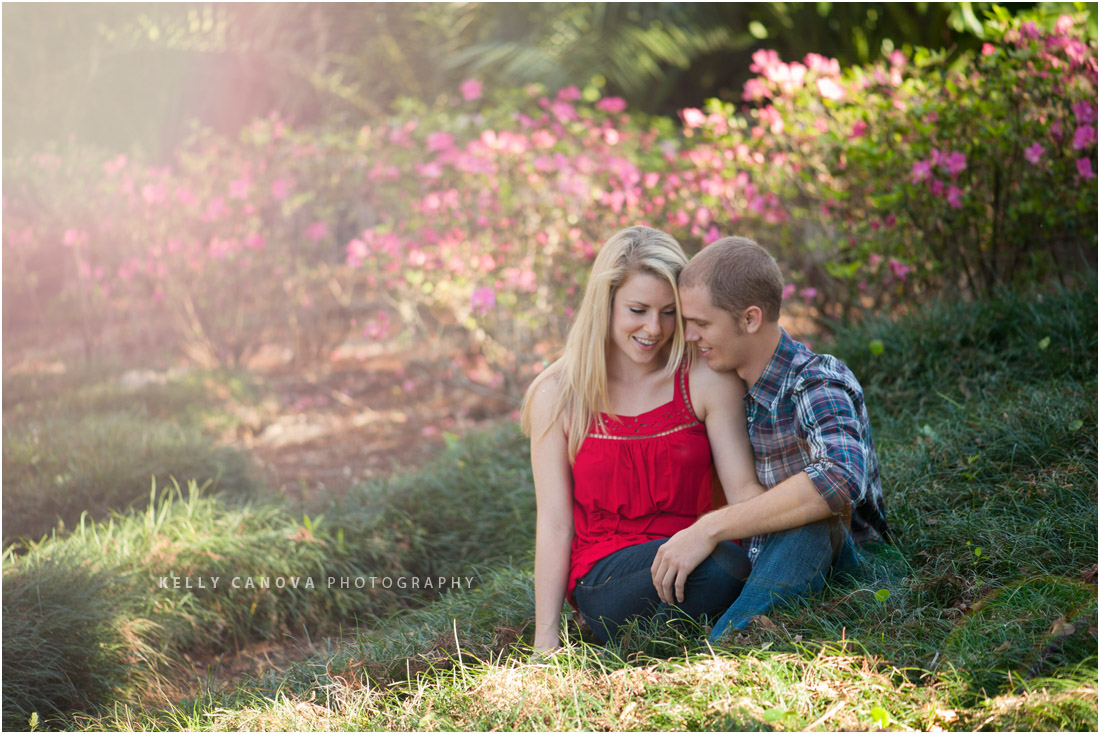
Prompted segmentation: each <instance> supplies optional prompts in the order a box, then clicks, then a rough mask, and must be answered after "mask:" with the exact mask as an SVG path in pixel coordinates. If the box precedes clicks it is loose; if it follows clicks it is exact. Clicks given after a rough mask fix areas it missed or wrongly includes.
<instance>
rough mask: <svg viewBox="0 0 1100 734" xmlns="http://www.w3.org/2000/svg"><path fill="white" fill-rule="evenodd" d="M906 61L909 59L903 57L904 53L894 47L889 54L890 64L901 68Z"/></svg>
mask: <svg viewBox="0 0 1100 734" xmlns="http://www.w3.org/2000/svg"><path fill="white" fill-rule="evenodd" d="M908 61H909V60H908V59H907V58H905V54H904V53H902V52H901V50H900V49H895V50H894V52H893V53H891V54H890V66H893V67H895V68H899V69H900V68H903V67H904V66H905V65H906V63H908Z"/></svg>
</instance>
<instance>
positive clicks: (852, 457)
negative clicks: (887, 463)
mask: <svg viewBox="0 0 1100 734" xmlns="http://www.w3.org/2000/svg"><path fill="white" fill-rule="evenodd" d="M794 403H795V418H796V425H797V426H798V430H799V432H800V433H801V434H802V438H803V439H804V440H805V441H806V442H807V444H808V448H809V453H810V463H809V464H807V466H806V468H805V470H804V471H805V472H806V474H807V475H808V476H809V477H810V481H812V482H813V483H814V487H816V488H817V491H818V492H819V493H820V494H821V497H822V499H824V500H825V501H826V502H827V503H828V505H829V508H830V509H831V510H832V511H833V514H834V515H843V516H850V515H851V512H852V505H853V504H855V503H856V502H858V501H859V500H861V499H862V498H863V495H864V493H865V488H866V486H867V482H866V476H867V459H866V456H865V454H864V450H863V446H864V441H863V436H862V421H861V420H860V415H859V411H858V410H857V409H856V405H855V403H854V402H853V400H852V395H851V394H850V392H849V389H848V385H847V384H845V383H844V382H843V381H840V380H831V379H828V378H824V379H820V380H813V381H811V382H809V383H808V384H804V385H802V386H800V388H799V389H798V390H797V391H796V392H795V395H794Z"/></svg>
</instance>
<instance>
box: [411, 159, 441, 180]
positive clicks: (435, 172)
mask: <svg viewBox="0 0 1100 734" xmlns="http://www.w3.org/2000/svg"><path fill="white" fill-rule="evenodd" d="M416 172H417V173H419V174H420V176H421V177H422V178H440V177H441V176H442V175H443V167H442V166H440V165H439V164H438V163H436V162H435V161H432V162H431V163H425V164H418V165H417V166H416Z"/></svg>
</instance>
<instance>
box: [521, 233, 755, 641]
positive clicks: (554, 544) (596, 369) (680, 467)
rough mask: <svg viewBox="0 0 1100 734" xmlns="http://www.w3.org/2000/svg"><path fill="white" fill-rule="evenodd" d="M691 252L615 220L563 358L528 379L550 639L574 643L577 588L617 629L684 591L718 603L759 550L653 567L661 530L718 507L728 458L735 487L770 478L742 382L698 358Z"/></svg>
mask: <svg viewBox="0 0 1100 734" xmlns="http://www.w3.org/2000/svg"><path fill="white" fill-rule="evenodd" d="M686 264H687V257H686V255H685V254H684V251H683V248H681V246H680V244H679V243H678V242H677V241H676V240H675V239H673V238H672V237H670V236H669V235H667V234H665V233H664V232H660V231H658V230H655V229H650V228H648V227H641V226H638V227H630V228H628V229H624V230H623V231H621V232H618V233H616V234H615V235H614V236H612V237H611V239H609V240H608V241H607V242H606V243H605V244H604V246H603V248H602V249H601V250H600V252H599V255H598V256H597V257H596V261H595V263H594V264H593V266H592V271H591V274H590V276H589V280H588V284H587V286H586V288H585V291H584V296H583V298H582V300H581V305H580V308H579V309H578V310H577V315H576V318H575V320H574V322H573V324H572V326H571V327H570V330H569V334H568V337H567V339H566V343H565V349H564V352H563V354H562V356H561V358H560V359H558V360H557V361H556V362H554V363H553V364H551V365H550V366H549V367H548V368H547V369H546V370H545V371H544V372H543V373H542V374H541V375H539V377H538V378H537V379H536V380H535V381H534V383H532V385H531V387H530V388H529V389H528V391H527V395H526V398H525V400H524V405H523V414H522V423H523V428H524V431H525V432H526V433H527V435H529V436H530V437H531V464H532V469H533V472H534V479H535V494H536V501H537V506H538V518H537V534H536V540H535V639H534V645H535V647H536V648H538V649H543V650H547V649H553V648H555V647H557V646H558V645H559V644H560V640H559V638H560V633H561V629H560V625H561V610H562V602H563V601H564V600H568V601H569V602H570V604H571V605H573V606H574V607H575V608H577V609H578V610H579V611H580V613H581V615H582V616H583V618H584V619H585V621H586V622H587V624H588V626H589V627H591V628H592V630H593V631H594V632H595V633H596V635H597V636H598V637H599V638H600V639H601V640H604V641H607V640H609V639H612V638H614V637H615V636H616V633H617V631H618V629H619V627H621V626H622V625H623V624H624V623H625V622H627V621H628V620H630V619H632V618H634V617H638V616H646V615H654V614H660V615H667V614H668V613H669V611H670V610H669V607H670V606H673V605H674V606H676V607H677V608H678V610H679V612H680V613H681V614H684V615H687V616H691V617H693V618H701V617H703V616H704V615H706V616H710V617H717V616H719V615H721V614H722V613H723V612H725V611H726V609H727V608H728V607H729V606H730V604H731V603H732V602H733V601H734V600H735V599H736V598H737V595H738V594H739V593H740V590H741V586H742V583H743V581H744V579H745V578H746V577H747V576H748V574H749V571H750V564H749V561H748V557H747V555H746V554H745V552H744V551H743V550H742V549H741V547H740V546H738V545H737V544H735V543H732V542H729V541H725V542H722V543H718V544H717V545H716V546H715V547H714V550H713V552H711V553H710V555H709V556H706V557H703V558H699V559H698V562H697V563H696V564H695V565H691V564H686V565H691V569H688V570H687V571H683V570H674V571H672V572H670V573H669V575H668V577H667V578H661V579H656V578H654V577H653V572H654V571H656V570H657V564H655V563H654V559H655V557H656V553H657V550H658V549H659V548H660V547H661V545H662V544H664V543H665V542H666V541H667V540H668V539H669V538H670V537H671V536H673V535H675V534H676V533H678V532H679V531H681V530H683V529H685V528H687V527H689V526H690V525H692V524H693V523H694V522H695V521H696V519H698V517H699V516H700V515H701V514H703V513H705V512H707V511H709V510H710V509H711V491H710V488H711V471H712V465H713V466H714V467H715V468H716V469H717V471H718V474H719V477H720V478H721V480H722V484H723V486H724V487H725V488H727V489H736V490H739V491H743V490H744V489H745V488H747V487H750V486H752V487H756V488H757V489H755V491H762V489H759V488H758V484H757V480H756V475H755V471H754V469H753V457H752V450H751V448H750V444H749V440H748V435H747V431H746V426H745V415H744V405H743V402H742V397H743V394H744V387H743V385H742V383H741V382H740V380H739V379H737V378H736V376H734V375H723V374H719V373H716V372H713V371H711V370H710V369H709V368H708V367H707V366H706V364H705V362H704V361H703V360H695V361H694V362H693V361H692V360H690V359H689V358H688V354H687V344H686V341H685V338H684V328H683V324H682V321H681V319H680V299H679V295H678V293H677V290H676V279H677V277H678V275H679V273H680V271H681V270H682V269H683V267H684V266H685V265H686ZM750 491H753V490H750ZM736 494H737V492H732V491H727V496H735V495H736ZM684 566H685V564H681V568H683V567H684ZM692 569H693V570H692ZM666 590H668V591H666Z"/></svg>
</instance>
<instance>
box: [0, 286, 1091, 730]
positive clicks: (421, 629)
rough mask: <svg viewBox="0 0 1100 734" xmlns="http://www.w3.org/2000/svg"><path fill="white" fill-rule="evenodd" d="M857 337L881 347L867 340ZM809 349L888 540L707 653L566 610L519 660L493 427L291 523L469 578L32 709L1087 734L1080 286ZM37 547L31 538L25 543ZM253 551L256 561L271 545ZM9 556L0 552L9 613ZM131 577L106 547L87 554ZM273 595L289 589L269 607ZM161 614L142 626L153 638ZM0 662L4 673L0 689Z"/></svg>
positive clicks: (79, 724) (272, 718) (1086, 412)
mask: <svg viewBox="0 0 1100 734" xmlns="http://www.w3.org/2000/svg"><path fill="white" fill-rule="evenodd" d="M1048 336H1050V338H1051V340H1050V342H1044V340H1045V339H1046V338H1047V337H1048ZM874 339H879V340H881V341H882V342H883V344H884V347H885V348H884V349H883V350H882V353H881V354H878V355H875V354H874V353H873V352H872V351H871V350H870V349H869V348H868V345H869V343H870V342H871V341H872V340H874ZM830 351H833V352H834V353H836V354H837V355H838V356H840V357H842V358H843V359H845V360H846V361H847V362H848V363H849V364H850V365H852V367H853V369H854V370H855V371H856V373H857V374H858V375H859V376H860V378H861V380H862V381H863V383H864V385H865V386H866V388H867V394H868V403H869V405H870V406H871V408H872V411H873V420H874V423H875V427H876V445H877V447H878V449H879V452H880V459H881V461H882V465H883V477H884V483H885V492H886V497H887V510H888V514H889V516H890V520H891V523H892V526H893V528H894V529H895V532H896V534H897V542H896V545H894V546H878V547H876V548H874V549H870V551H869V553H868V554H867V556H866V557H867V560H868V565H867V569H866V571H865V573H864V574H863V576H862V578H861V579H860V581H859V582H858V583H856V584H851V583H848V584H839V583H838V584H835V585H830V587H829V588H827V590H826V592H825V593H824V594H823V595H822V597H821V598H818V599H815V600H811V601H806V602H804V603H802V604H799V605H796V606H793V607H790V608H787V609H782V610H776V611H775V613H774V614H771V615H769V617H770V619H769V620H768V622H767V623H761V624H759V625H756V626H754V627H753V628H751V629H750V630H748V631H747V632H745V633H743V634H741V635H738V636H737V637H735V638H733V639H730V640H727V641H726V642H725V643H724V644H723V645H722V646H720V647H718V648H716V649H711V648H710V647H709V646H707V645H706V644H705V643H703V642H702V641H701V639H702V637H701V635H700V634H692V633H690V632H688V633H678V632H674V631H672V630H667V629H666V630H653V629H647V628H645V626H640V627H639V628H638V629H637V630H635V631H633V633H632V634H630V635H628V636H627V637H626V638H625V639H624V640H623V641H621V642H620V643H617V644H615V645H610V646H607V647H600V646H599V645H596V644H593V642H592V640H591V638H590V637H587V636H584V635H580V634H578V631H577V629H576V627H575V626H573V625H572V624H569V625H568V626H567V630H568V632H567V635H568V644H567V645H566V647H565V648H564V649H563V650H562V651H561V652H559V653H558V654H556V655H554V656H551V657H549V658H546V657H541V658H531V657H530V655H531V651H530V648H529V647H527V643H529V641H530V635H531V621H532V615H533V599H532V579H531V555H530V554H531V548H532V541H533V524H534V523H533V520H534V508H533V491H532V489H531V484H530V474H529V470H528V469H527V468H526V463H527V461H528V457H527V451H526V446H525V442H524V440H523V439H522V437H520V436H519V435H518V434H517V433H516V432H515V431H514V429H501V430H500V431H497V432H495V433H490V434H488V435H485V436H476V437H472V438H471V439H470V440H469V441H468V442H463V443H454V444H452V445H451V447H450V448H449V449H448V451H447V453H446V454H445V455H444V456H442V457H440V460H439V462H438V463H437V464H436V465H435V466H434V467H432V468H431V469H430V470H427V471H425V472H421V473H417V474H412V475H406V476H402V477H396V478H394V479H392V480H389V481H387V482H380V483H375V484H373V485H369V486H364V487H362V488H360V489H359V490H357V492H355V493H352V494H351V495H349V497H348V498H347V499H346V500H345V501H343V502H342V503H340V504H338V505H335V506H333V508H331V510H328V511H326V513H325V518H324V519H323V520H321V521H319V522H314V525H313V527H314V531H313V532H314V536H315V537H318V538H320V539H321V541H322V542H323V544H324V550H322V551H321V553H320V555H321V556H322V557H323V560H320V561H318V562H320V563H333V562H334V559H336V558H344V559H345V561H346V562H347V563H353V562H354V563H357V564H359V565H358V566H357V567H358V568H360V569H369V571H370V572H371V573H376V574H378V575H382V574H383V573H394V574H401V573H407V574H428V573H437V574H440V575H459V574H461V575H475V576H476V577H477V583H476V585H475V588H472V589H461V590H455V591H452V592H450V593H448V594H445V595H443V596H438V597H435V596H431V595H423V594H422V595H420V596H418V597H417V596H414V595H406V596H399V595H394V596H392V597H391V598H385V599H379V600H378V603H377V604H373V605H366V606H364V607H362V608H360V609H358V610H356V612H355V615H356V618H357V619H358V622H359V633H358V634H357V635H355V636H354V638H353V639H352V640H351V641H349V642H336V641H334V640H330V641H329V642H328V643H327V644H326V646H325V648H324V650H323V652H320V653H318V654H317V655H316V656H314V657H313V658H311V659H308V660H305V661H302V662H300V663H297V664H294V665H292V666H290V667H289V668H287V669H286V670H284V671H282V672H275V673H269V674H267V675H266V676H264V677H262V678H259V679H255V680H244V681H241V682H239V683H238V684H237V685H236V687H235V688H233V689H232V690H224V691H212V690H206V691H204V692H203V693H202V694H201V695H200V696H199V697H197V698H194V699H188V700H183V701H176V702H175V703H173V704H172V705H167V706H150V705H141V704H140V702H139V701H137V700H135V698H134V697H133V696H130V697H127V696H125V695H121V694H119V693H117V692H114V693H112V692H111V691H104V692H101V695H100V696H99V697H98V698H97V699H96V700H95V703H97V704H99V705H98V706H97V707H91V708H90V707H89V706H88V704H87V703H85V704H84V707H85V709H87V712H86V713H85V714H83V715H78V716H75V717H74V716H73V714H75V713H76V712H78V711H79V707H78V706H75V705H73V704H72V703H71V702H68V703H66V704H65V705H58V706H57V709H58V710H62V711H65V712H67V713H68V714H69V716H67V717H62V718H60V719H57V720H56V721H55V722H54V723H55V724H60V725H63V726H66V727H67V728H84V729H109V730H116V729H122V730H127V729H131V730H200V731H214V730H255V729H265V730H271V729H276V730H295V729H303V730H349V731H352V730H379V731H382V730H488V729H493V728H500V729H509V730H526V729H555V730H623V729H631V730H634V729H636V730H664V729H688V730H706V729H726V730H729V729H741V730H792V729H804V728H815V729H817V730H875V729H881V728H889V729H901V728H911V729H920V730H928V729H931V728H932V727H940V728H943V729H945V730H1037V731H1043V730H1094V729H1095V728H1096V726H1097V682H1098V681H1097V670H1098V667H1097V665H1098V664H1097V654H1096V645H1097V638H1096V623H1097V588H1096V583H1095V563H1096V559H1097V534H1096V527H1097V493H1096V492H1097V450H1096V430H1097V413H1096V402H1097V401H1096V396H1097V381H1096V290H1095V286H1093V287H1092V289H1091V290H1088V289H1086V291H1085V292H1073V291H1066V292H1059V293H1047V294H1045V295H1043V297H1042V300H1037V299H1036V298H1035V297H1034V296H1033V295H1016V296H1009V297H1005V298H1004V299H1002V300H999V301H995V302H989V303H979V304H949V305H940V306H933V307H930V308H928V309H925V310H923V311H922V312H921V313H920V314H918V315H914V316H912V317H910V318H908V319H906V320H904V321H902V322H899V323H897V324H889V323H887V322H879V321H874V322H868V323H866V324H863V325H861V326H859V327H856V328H853V329H850V330H847V331H842V332H841V333H840V334H839V335H838V338H837V341H836V343H835V345H834V346H833V347H832V348H831V349H830ZM876 351H877V350H876ZM223 509H224V508H223ZM261 509H262V508H259V507H256V508H253V511H254V512H260V511H261ZM219 511H222V510H219ZM279 517H282V516H279ZM314 520H316V519H314ZM284 521H285V517H283V519H281V520H279V522H284ZM179 522H182V521H179ZM204 522H209V521H204ZM119 524H120V527H121V525H122V524H125V525H126V527H133V526H136V525H137V524H140V518H139V517H137V516H134V517H128V518H127V519H126V520H125V521H121V520H120V521H119ZM276 525H278V523H276ZM279 527H284V528H285V529H284V532H288V531H289V529H290V528H291V527H300V524H299V523H297V522H295V523H294V524H293V525H290V524H286V525H279ZM341 530H342V531H343V536H342V537H343V541H342V542H343V543H344V544H345V545H346V546H348V548H351V547H354V550H349V549H348V548H345V550H347V552H348V555H347V556H341V555H340V553H339V549H340V547H341V542H340V541H339V538H340V533H341ZM132 532H136V530H135V531H132ZM215 534H217V535H223V534H224V531H220V532H217V533H215ZM154 537H156V536H154ZM178 542H179V547H178V551H179V552H181V553H183V552H188V553H197V554H201V552H202V550H203V549H204V546H203V545H202V544H201V543H200V542H199V540H198V539H197V538H192V539H190V540H187V539H186V536H184V537H181V539H180V540H179V541H178ZM57 543H58V542H57V541H49V542H47V543H44V544H42V546H41V550H42V552H43V554H44V555H45V554H46V552H47V551H50V552H51V553H53V552H55V551H56V550H57V549H60V546H59V545H57ZM269 543H270V545H271V547H270V548H269V552H271V553H276V554H282V553H284V552H285V551H284V548H283V546H281V545H279V544H278V543H277V542H274V541H269ZM250 548H252V549H253V550H251V551H250V552H252V553H260V552H261V551H259V550H257V549H256V547H255V546H250ZM100 552H101V551H100ZM217 553H219V554H221V553H224V551H221V550H219V551H217ZM32 555H33V554H32ZM88 555H94V554H92V553H89V554H88ZM81 557H84V556H81ZM127 557H129V556H127ZM189 557H195V556H189ZM119 558H120V559H121V558H122V556H119ZM24 560H25V559H24ZM195 563H199V560H197V559H196V560H195ZM201 563H205V564H210V563H212V561H210V560H206V561H202V562H201ZM200 565H201V564H200ZM16 567H18V564H16V565H15V566H12V565H11V564H9V563H7V562H6V564H5V595H4V599H5V613H4V617H5V620H6V619H7V618H8V617H9V611H8V609H7V599H8V591H7V586H6V585H7V583H8V577H9V575H10V574H11V572H12V570H13V568H16ZM142 567H143V568H146V570H145V571H143V572H142V573H146V574H147V573H149V572H150V571H149V570H148V569H149V568H150V566H149V564H145V565H144V566H142ZM198 567H199V566H196V568H198ZM202 567H203V568H212V566H209V565H207V566H202ZM19 568H22V567H19ZM127 568H130V567H128V566H126V564H124V563H122V562H121V560H120V561H118V562H116V563H114V565H108V566H104V567H98V566H93V567H92V568H91V569H90V571H91V572H97V573H98V572H103V573H111V574H116V575H118V574H123V575H124V573H126V572H128V571H125V569H127ZM24 596H25V595H24ZM153 598H154V599H162V597H160V596H154V597H153ZM340 598H342V597H338V599H340ZM274 601H276V600H273V602H274ZM337 604H338V601H334V602H333V604H332V605H331V606H330V607H327V608H323V609H321V608H318V610H317V616H318V618H320V617H321V616H324V615H331V616H330V618H334V617H337V616H339V614H340V612H341V610H340V609H338V608H337ZM284 607H286V608H291V607H292V605H291V604H290V600H289V599H280V600H277V603H273V605H272V606H271V607H270V608H269V610H270V612H269V613H278V612H277V611H276V610H279V609H283V608H284ZM231 609H237V610H239V609H240V605H239V604H238V602H236V601H234V602H233V603H232V604H230V603H229V601H228V600H227V601H226V606H225V607H224V608H221V609H220V611H219V612H218V614H220V615H222V617H219V618H225V619H235V617H233V614H232V613H231ZM137 616H140V615H135V617H137ZM170 618H171V617H170V615H169V616H162V617H160V618H156V617H149V619H150V621H155V620H156V619H161V620H162V621H160V622H158V624H162V625H164V626H165V628H166V629H167V628H171V625H170V624H168V623H167V620H169V619H170ZM190 619H192V620H195V621H194V622H193V623H194V624H196V625H198V627H197V628H196V634H198V632H199V629H202V630H205V629H208V628H211V627H214V626H215V623H214V622H213V618H201V617H200V616H199V615H198V614H197V613H196V614H195V616H193V617H190ZM6 625H7V622H5V642H7V641H8V639H9V636H8V631H7V627H6ZM108 627H109V625H108ZM274 629H275V627H274V626H272V627H268V628H265V629H264V630H259V631H254V632H249V634H250V635H257V634H258V635H260V636H263V635H269V634H271V631H270V630H274ZM350 629H351V628H350V627H348V628H345V631H347V630H350ZM265 630H269V631H265ZM179 634H180V635H181V637H180V639H184V636H183V633H179ZM334 639H335V638H334ZM107 644H108V647H109V646H110V644H111V643H110V641H109V640H108V643H107ZM161 652H163V654H165V655H168V654H170V653H171V650H170V649H168V648H167V647H166V648H164V649H163V650H162V651H161ZM7 660H8V653H7V651H6V652H5V665H6V664H7ZM130 667H131V668H133V669H140V668H141V666H140V665H132V666H130ZM7 679H8V676H7V669H5V684H4V685H5V701H8V700H9V695H8V692H7V686H8V682H7ZM99 683H102V681H100V680H93V681H91V682H90V683H89V685H98V684H99ZM112 702H113V704H112ZM26 705H27V704H23V706H24V707H23V708H22V709H21V710H20V715H25V714H26V713H27V712H28V711H29V710H31V709H28V708H26ZM66 705H67V706H68V708H65V706H66ZM5 706H6V707H7V703H6V704H5ZM5 710H7V709H5ZM35 710H38V711H40V712H41V711H42V709H41V708H39V709H35ZM17 720H18V717H13V718H12V721H17ZM6 721H7V719H6Z"/></svg>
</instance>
